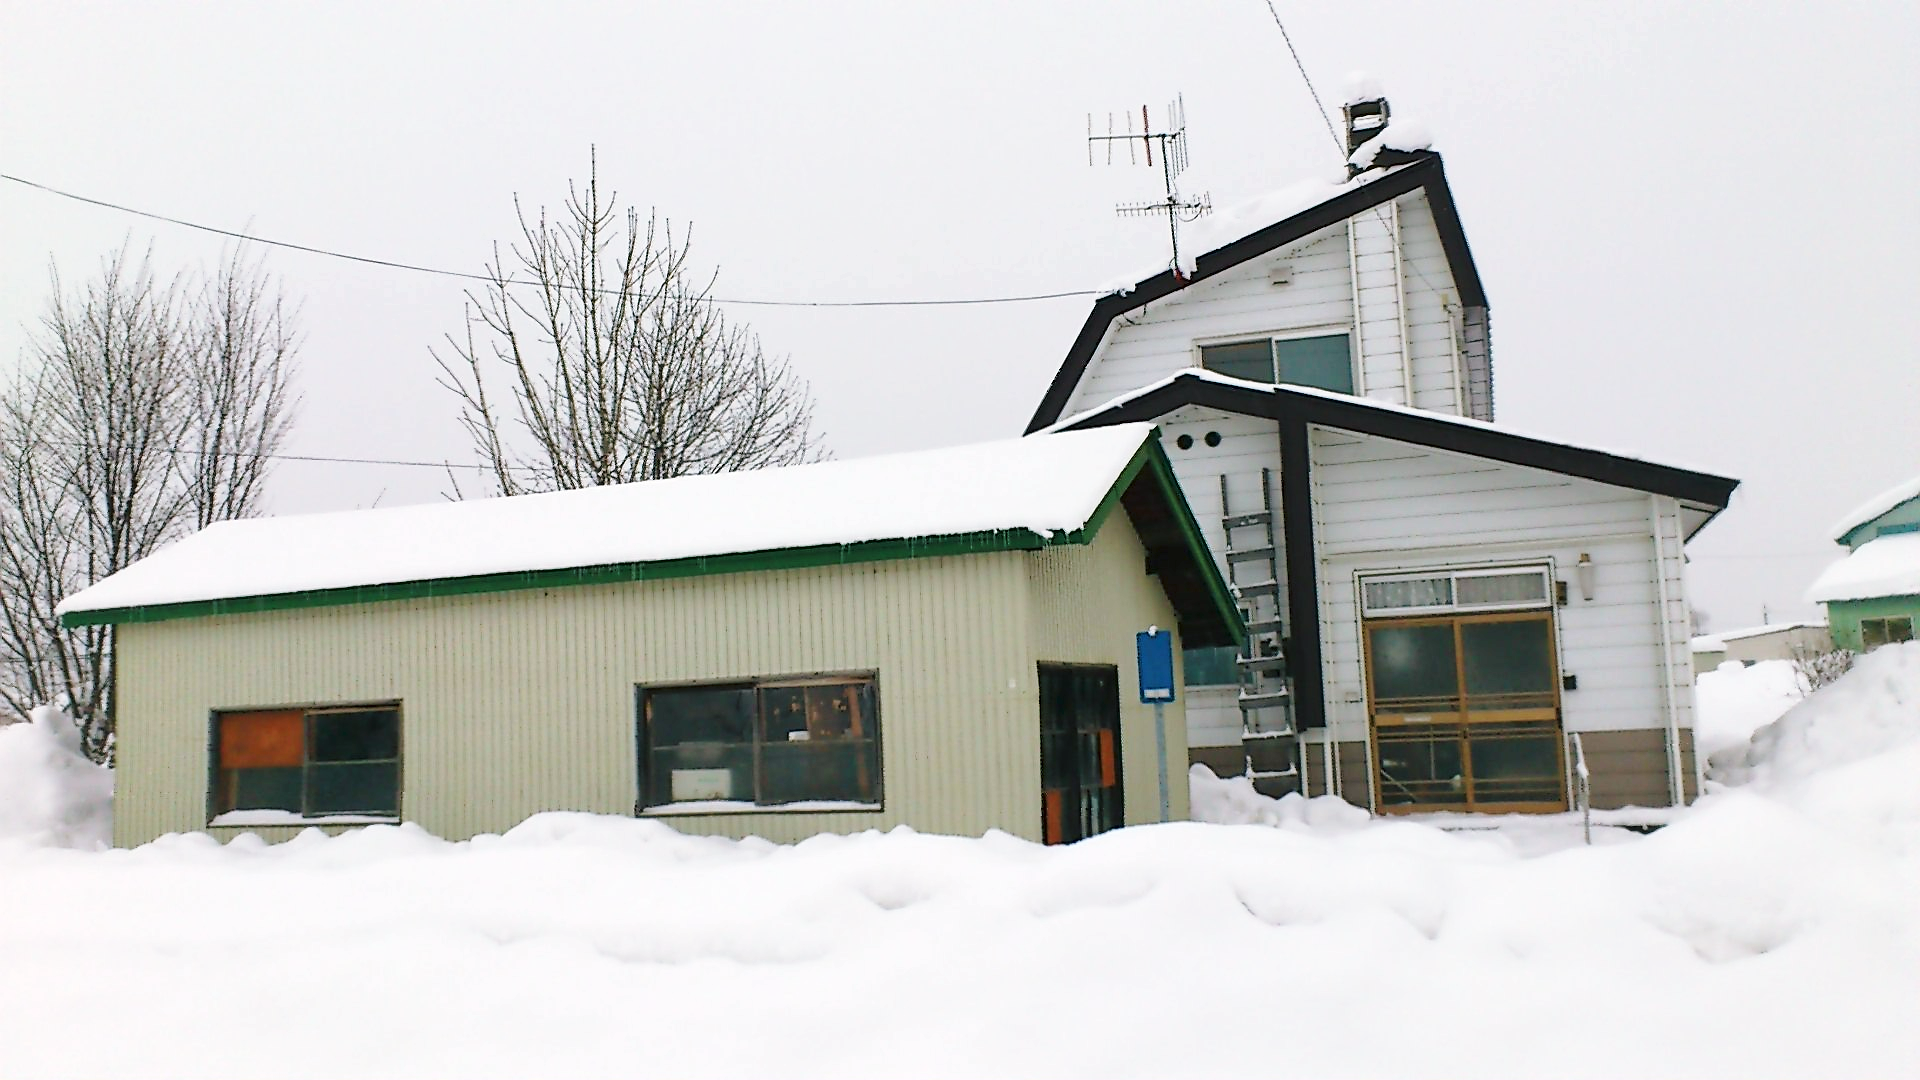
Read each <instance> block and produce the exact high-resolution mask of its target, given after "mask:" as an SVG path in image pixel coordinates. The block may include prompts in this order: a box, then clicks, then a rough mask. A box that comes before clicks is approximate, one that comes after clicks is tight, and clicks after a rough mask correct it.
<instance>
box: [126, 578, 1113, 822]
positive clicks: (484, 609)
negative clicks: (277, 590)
mask: <svg viewBox="0 0 1920 1080" xmlns="http://www.w3.org/2000/svg"><path fill="white" fill-rule="evenodd" d="M1027 559H1028V556H1026V555H1024V554H1021V553H1012V552H1009V553H1004V554H988V555H974V556H964V557H954V558H939V559H913V560H903V561H897V562H878V563H863V564H856V565H852V566H845V567H824V568H817V569H807V570H794V571H770V572H762V573H748V574H731V575H723V576H714V577H700V578H683V579H678V580H672V581H663V582H651V583H644V584H638V585H612V586H589V587H575V588H562V589H552V590H540V591H526V592H512V593H495V594H487V595H480V596H471V597H459V598H450V599H440V600H420V601H405V602H394V603H381V604H363V605H356V606H351V607H339V608H321V609H312V610H306V611H286V612H272V613H261V614H253V615H235V616H226V617H220V618H209V619H185V620H178V621H172V622H160V623H149V624H140V625H129V626H126V627H123V628H122V630H121V637H120V664H121V667H120V680H121V682H120V686H121V691H122V698H121V710H122V711H121V723H120V743H119V765H120V770H119V776H120V784H119V790H120V795H119V798H118V800H117V805H116V813H115V819H116V821H115V841H116V843H119V844H122V845H126V844H133V843H139V842H142V841H145V840H148V839H151V838H152V837H154V836H157V835H159V834H162V833H165V832H169V831H179V830H188V829H197V828H201V827H202V826H203V824H204V822H205V821H206V797H207V796H206V793H207V784H208V775H207V769H208V764H207V750H206V746H207V731H208V713H209V711H210V710H213V709H228V708H245V707H253V706H270V705H288V704H302V703H323V702H324V703H344V702H359V701H378V700H392V699H398V700H400V701H401V702H402V703H403V707H404V710H405V713H404V719H403V736H402V737H403V742H404V751H403V753H404V758H403V764H402V768H403V773H404V779H403V785H402V788H403V793H402V815H403V816H404V817H405V818H406V819H407V820H410V821H415V822H418V823H419V824H421V825H423V826H425V827H426V828H427V829H429V830H431V831H433V832H435V833H437V834H439V835H442V836H448V837H464V836H470V835H473V834H475V833H480V832H498V831H500V830H503V829H506V828H510V827H512V826H513V825H514V824H515V823H517V822H519V821H520V820H522V819H523V818H525V817H527V816H528V815H529V814H533V813H536V812H539V811H542V810H559V809H570V810H586V811H593V812H598V813H610V814H627V813H631V812H632V809H633V805H634V801H635V795H636V773H637V769H636V763H635V742H634V740H635V731H634V687H635V685H636V684H642V683H673V682H686V681H694V680H706V679H721V678H740V677H748V676H775V675H790V674H801V673H810V672H838V671H877V672H878V673H879V699H880V714H881V739H882V754H883V777H884V781H883V782H884V784H885V793H884V797H885V809H884V810H883V811H882V812H878V813H872V812H860V813H831V814H804V815H796V814H778V813H774V814H754V815H750V816H739V815H734V816H715V817H700V818H687V817H678V818H674V819H673V824H674V826H675V827H676V828H679V829H682V830H685V831H690V832H705V833H720V834H729V835H745V834H749V833H752V834H757V835H761V836H766V837H768V838H769V839H774V840H789V839H795V838H798V837H800V836H805V835H810V834H812V833H815V832H821V831H853V830H860V829H866V828H887V827H891V826H892V825H895V824H899V823H903V822H911V823H912V824H913V825H914V827H916V828H920V829H926V830H932V831H940V832H955V833H979V832H981V831H983V830H985V829H987V828H1004V829H1010V830H1012V831H1015V832H1019V833H1021V834H1023V835H1031V834H1034V833H1035V832H1037V825H1038V823H1037V816H1038V812H1037V810H1035V809H1034V808H1033V807H1032V806H1030V805H1029V804H1030V803H1033V802H1035V801H1036V800H1037V798H1038V796H1037V792H1038V788H1039V779H1038V777H1039V770H1038V747H1037V742H1038V735H1037V723H1038V721H1037V709H1038V704H1037V703H1038V697H1037V694H1038V691H1037V689H1036V685H1035V676H1034V666H1033V660H1032V656H1031V653H1030V652H1029V650H1028V645H1027V638H1026V634H1025V633H1024V621H1023V618H1022V614H1021V613H1023V612H1024V611H1025V592H1026V588H1027V572H1026V561H1027ZM1135 576H1136V577H1137V576H1139V575H1138V571H1137V569H1136V571H1135ZM1029 819H1034V820H1032V821H1029ZM222 831H224V830H222ZM263 834H268V833H266V832H265V831H264V830H263ZM268 835H270V834H268Z"/></svg>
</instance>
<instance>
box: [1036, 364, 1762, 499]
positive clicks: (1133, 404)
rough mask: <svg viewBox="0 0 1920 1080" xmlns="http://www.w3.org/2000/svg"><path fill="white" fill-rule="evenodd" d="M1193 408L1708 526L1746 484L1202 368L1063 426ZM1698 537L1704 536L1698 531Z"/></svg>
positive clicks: (1078, 426)
mask: <svg viewBox="0 0 1920 1080" xmlns="http://www.w3.org/2000/svg"><path fill="white" fill-rule="evenodd" d="M1189 405H1194V406H1200V407H1202V408H1212V409H1219V410H1221V411H1223V412H1230V413H1238V414H1240V415H1243V416H1259V417H1265V418H1268V419H1273V420H1278V419H1281V418H1282V417H1283V416H1292V417H1298V418H1300V419H1303V420H1305V421H1306V422H1308V423H1311V424H1320V425H1322V426H1325V427H1333V428H1339V429H1340V430H1342V431H1352V432H1357V433H1360V434H1366V435H1376V436H1379V437H1381V438H1385V439H1396V440H1399V441H1401V442H1409V443H1414V444H1416V445H1420V446H1429V447H1433V448H1434V449H1438V450H1450V451H1453V452H1455V453H1461V454H1468V455H1471V456H1473V457H1480V458H1487V459H1489V460H1492V461H1504V462H1507V463H1509V464H1513V465H1525V466H1528V467H1531V468H1536V469H1546V470H1548V471H1550V472H1557V473H1562V474H1564V475H1567V476H1577V477H1580V478H1582V479H1586V480H1594V481H1598V482H1600V483H1603V484H1612V485H1615V486H1617V487H1624V488H1631V489H1633V490H1636V491H1646V492H1652V493H1654V494H1657V495H1668V496H1671V497H1673V498H1675V499H1678V500H1680V501H1682V502H1685V503H1690V504H1693V505H1694V506H1697V507H1699V508H1702V509H1704V510H1708V511H1710V513H1708V514H1707V517H1706V519H1703V520H1702V521H1701V522H1700V524H1701V525H1704V524H1706V521H1707V520H1710V519H1711V518H1712V516H1713V514H1717V513H1718V512H1719V511H1721V510H1723V509H1725V508H1726V505H1727V502H1728V500H1729V499H1731V498H1732V497H1733V490H1734V488H1736V487H1738V486H1739V484H1740V481H1738V480H1734V479H1730V478H1728V477H1724V476H1715V475H1713V474H1711V473H1703V472H1695V471H1693V470H1690V469H1681V468H1677V467H1675V466H1672V465H1661V464H1657V463H1655V462H1651V461H1646V460H1643V459H1641V458H1637V457H1631V456H1628V455H1624V454H1617V453H1613V452H1611V451H1606V450H1596V449H1592V448H1590V447H1582V446H1575V445H1572V444H1570V443H1564V442H1557V441H1552V440H1548V439H1542V438H1538V437H1536V436H1530V435H1521V434H1517V433H1515V432H1512V431H1509V430H1506V429H1504V428H1499V427H1495V426H1494V425H1492V424H1490V423H1487V422H1486V421H1484V420H1474V419H1471V418H1468V417H1463V416H1449V415H1446V414H1444V413H1436V412H1429V411H1427V410H1425V409H1410V408H1408V407H1406V406H1404V405H1395V404H1392V403H1389V402H1384V401H1374V400H1372V399H1370V398H1363V397H1354V396H1353V395H1351V394H1341V393H1336V392H1334V391H1331V390H1321V389H1318V388H1316V387H1309V386H1274V385H1270V384H1267V383H1256V382H1248V381H1246V380H1244V379H1235V378H1231V377H1229V376H1226V375H1220V374H1217V373H1215V372H1211V371H1205V370H1202V369H1200V368H1188V369H1186V370H1184V371H1180V372H1178V373H1176V374H1174V375H1170V376H1168V377H1166V378H1164V379H1161V380H1160V381H1158V382H1155V383H1152V384H1150V385H1147V386H1144V387H1141V388H1140V389H1138V390H1135V391H1132V392H1130V393H1127V394H1124V395H1122V396H1120V397H1118V398H1115V399H1114V400H1112V401H1110V402H1107V403H1106V404H1105V405H1101V406H1099V407H1097V408H1094V409H1090V410H1088V411H1086V412H1083V413H1080V414H1078V415H1076V416H1073V417H1071V418H1069V419H1067V420H1064V421H1062V422H1060V423H1059V424H1058V425H1056V428H1057V429H1059V430H1078V429H1082V428H1087V427H1092V426H1095V425H1097V424H1105V423H1123V422H1138V421H1142V420H1152V419H1157V418H1159V417H1162V416H1165V415H1167V414H1168V413H1171V412H1173V411H1174V410H1176V409H1179V408H1182V407H1184V406H1189ZM1694 531H1696V532H1697V531H1699V530H1698V526H1696V527H1695V529H1694Z"/></svg>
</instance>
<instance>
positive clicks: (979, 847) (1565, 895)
mask: <svg viewBox="0 0 1920 1080" xmlns="http://www.w3.org/2000/svg"><path fill="white" fill-rule="evenodd" d="M1916 702H1920V645H1911V646H1905V647H1902V648H1897V649H1892V648H1890V649H1882V650H1879V651H1878V652H1876V653H1874V654H1872V655H1870V656H1868V657H1866V658H1864V659H1863V660H1862V661H1861V664H1860V666H1859V667H1858V668H1857V669H1856V670H1855V671H1854V672H1853V673H1852V674H1850V675H1849V676H1847V677H1846V678H1845V679H1843V680H1842V681H1841V682H1839V683H1837V684H1836V685H1835V686H1833V687H1831V688H1829V689H1828V690H1826V691H1823V692H1822V693H1820V694H1818V695H1815V696H1814V697H1813V698H1812V699H1810V700H1809V701H1808V702H1806V703H1805V704H1803V705H1801V706H1798V707H1796V708H1794V709H1793V710H1791V711H1789V712H1788V713H1787V714H1786V715H1784V716H1782V717H1781V718H1780V719H1779V720H1778V721H1776V722H1775V723H1773V724H1771V725H1770V726H1768V727H1765V728H1763V729H1761V730H1760V731H1759V732H1758V733H1757V734H1756V736H1755V737H1754V739H1753V741H1752V742H1751V744H1749V746H1748V747H1747V748H1746V750H1745V751H1743V752H1742V754H1741V766H1740V767H1741V769H1742V770H1744V771H1743V772H1742V773H1741V778H1742V779H1743V780H1744V783H1742V784H1741V785H1739V786H1735V787H1730V788H1728V789H1726V790H1724V791H1722V792H1720V793H1718V794H1714V795H1711V796H1709V797H1707V798H1706V799H1704V800H1702V801H1701V802H1700V803H1699V804H1697V805H1696V806H1695V807H1694V808H1692V809H1691V810H1689V811H1687V812H1685V813H1684V814H1681V815H1679V816H1678V820H1677V821H1676V823H1675V824H1673V825H1671V826H1669V827H1667V828H1665V829H1663V830H1661V831H1659V832H1657V833H1655V834H1653V835H1652V836H1647V837H1640V836H1637V835H1634V834H1629V833H1625V832H1619V831H1613V832H1612V834H1611V836H1610V838H1611V839H1612V841H1613V842H1610V843H1606V844H1604V845H1596V846H1594V847H1590V848H1589V847H1582V846H1577V840H1575V841H1572V843H1573V844H1574V845H1575V846H1568V845H1567V844H1565V843H1562V844H1558V845H1538V844H1526V843H1517V842H1515V839H1514V836H1515V834H1514V833H1512V832H1511V831H1510V830H1508V829H1505V828H1497V829H1491V830H1475V831H1470V832H1449V831H1444V830H1442V829H1439V828H1435V827H1432V826H1431V825H1428V824H1422V823H1418V822H1409V821H1392V820H1387V821H1380V820H1366V819H1363V818H1362V817H1361V816H1359V815H1358V814H1357V813H1356V812H1354V811H1352V810H1351V809H1350V808H1346V807H1342V806H1339V805H1338V804H1334V803H1329V802H1327V801H1326V800H1303V799H1298V798H1294V799H1289V800H1283V801H1280V802H1275V801H1274V800H1266V799H1262V798H1261V797H1260V796H1258V795H1256V794H1254V793H1253V792H1252V791H1251V790H1250V789H1248V788H1246V787H1245V786H1244V783H1243V782H1233V781H1226V782H1221V781H1211V780H1208V779H1206V778H1204V777H1202V778H1201V783H1200V785H1199V788H1198V790H1196V793H1195V805H1196V807H1198V808H1199V811H1200V812H1201V813H1204V814H1206V815H1208V816H1211V817H1214V818H1216V819H1219V820H1237V821H1244V822H1248V824H1241V825H1209V824H1199V823H1185V824H1173V825H1161V826H1150V827H1142V828H1133V829H1126V830H1122V831H1120V832H1118V833H1110V834H1108V835H1105V836H1101V837H1096V838H1094V839H1093V840H1089V841H1086V842H1084V843H1081V844H1077V845H1074V846H1072V847H1069V848H1044V847H1040V846H1037V845H1034V844H1029V843H1026V842H1024V841H1021V840H1016V839H1014V838H1011V837H1008V836H1005V835H999V834H992V835H988V836H986V837H981V838H958V837H942V836H927V835H919V834H916V833H913V832H911V831H908V830H905V829H901V830H896V831H894V832H892V833H887V834H879V833H867V834H864V835H859V836H851V837H839V836H821V837H816V838H814V839H812V840H808V841H806V842H804V843H801V844H797V845H792V846H784V847H783V846H778V845H774V844H770V843H765V842H761V841H744V842H736V841H730V840H722V839H715V838H704V837H691V836H684V835H681V834H679V833H676V832H674V831H673V830H672V829H670V828H669V827H667V826H666V825H664V824H662V823H660V822H654V821H641V820H631V819H625V818H612V817H594V816H589V815H582V814H569V813H551V814H543V815H540V816H537V817H535V818H532V819H530V820H529V821H527V822H526V823H524V824H523V825H521V826H520V827H518V828H515V829H513V830H511V831H510V832H508V833H507V834H505V835H503V836H486V837H479V838H476V839H474V840H471V841H467V842H462V843H450V842H447V841H443V840H439V839H436V838H434V837H432V836H429V835H428V834H426V833H425V832H423V831H421V830H419V829H418V828H415V827H412V826H406V825H402V826H380V827H372V828H367V829H363V830H360V831H357V832H353V833H349V834H347V835H343V836H340V837H336V838H327V837H324V836H322V835H321V834H319V833H318V832H312V831H310V832H308V833H305V834H303V835H302V836H301V837H299V838H297V839H295V840H293V841H291V842H289V843H286V844H283V845H278V846H268V845H266V844H263V843H261V842H259V841H258V840H254V839H251V838H242V839H239V840H236V841H234V842H233V843H231V844H228V845H226V846H224V847H223V846H221V845H220V844H218V843H217V842H215V841H214V840H212V839H210V838H208V837H206V836H203V835H190V836H172V837H167V838H164V839H162V840H160V841H157V842H155V843H153V844H149V845H146V846H145V847H142V848H139V849H136V850H133V851H114V852H106V853H98V852H81V851H73V850H65V849H58V848H53V847H46V846H29V845H25V844H21V843H11V844H0V880H4V881H5V882H6V884H7V890H6V891H5V893H4V894H0V896H3V897H4V898H3V899H0V1016H4V1017H6V1018H7V1023H8V1028H7V1030H8V1033H9V1034H8V1037H7V1038H6V1039H0V1075H10V1076H11V1075H32V1076H95V1077H97V1076H145V1075H184V1074H191V1075H196V1076H239V1075H262V1074H272V1075H275V1076H295V1077H297V1076H322V1075H324V1076H374V1075H378V1076H395V1075H406V1076H456V1075H457V1076H481V1077H487V1076H532V1075H539V1076H550V1075H595V1076H609V1075H621V1076H741V1075H781V1076H826V1075H832V1076H897V1075H901V1074H903V1073H910V1074H913V1075H932V1076H978V1075H1008V1074H1020V1075H1061V1076H1088V1077H1092V1076H1099V1077H1133V1076H1168V1075H1179V1076H1191V1075H1235V1076H1244V1075H1268V1074H1280V1075H1294V1074H1297V1075H1311V1076H1332V1077H1343V1076H1408V1075H1418V1076H1427V1077H1446V1076H1522V1075H1524V1076H1591V1077H1617V1076H1629V1075H1634V1076H1662V1077H1684V1076H1714V1077H1719V1076H1729V1075H1765V1076H1829V1075H1873V1076H1895V1075H1913V1063H1914V1061H1916V1060H1920V1026H1916V1025H1914V1024H1913V1023H1912V1022H1911V1021H1912V1017H1913V1016H1915V1015H1920V980H1917V979H1915V978H1914V974H1913V973H1914V972H1915V971H1916V970H1920V911H1917V910H1916V906H1915V905H1914V903H1913V897H1914V896H1915V895H1916V894H1920V827H1917V826H1920V796H1917V795H1916V794H1914V793H1915V792H1916V791H1920V785H1915V784H1914V783H1913V782H1912V776H1913V775H1914V771H1915V769H1916V768H1920V760H1916V754H1917V753H1920V715H1917V714H1916V709H1915V703H1916ZM0 736H6V737H8V738H11V736H7V735H6V733H4V732H0ZM1536 827H1544V826H1541V825H1538V824H1536ZM1575 831H1576V832H1577V830H1575Z"/></svg>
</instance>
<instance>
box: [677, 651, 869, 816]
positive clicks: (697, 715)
mask: <svg viewBox="0 0 1920 1080" xmlns="http://www.w3.org/2000/svg"><path fill="white" fill-rule="evenodd" d="M640 708H641V722H640V757H641V760H640V775H641V777H642V782H641V799H640V802H641V805H642V806H643V807H655V806H671V805H673V804H675V803H709V802H711V803H734V804H738V805H741V806H782V805H790V804H794V803H807V802H835V803H852V804H857V805H860V806H875V807H877V806H878V805H879V804H880V717H879V708H878V700H877V695H876V693H875V690H874V678H873V676H871V675H862V676H836V677H830V678H819V679H780V680H763V681H760V682H750V683H731V684H727V685H722V686H681V687H653V688H649V689H645V690H643V691H642V692H641V705H640ZM716 809H721V807H716Z"/></svg>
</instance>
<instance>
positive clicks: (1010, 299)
mask: <svg viewBox="0 0 1920 1080" xmlns="http://www.w3.org/2000/svg"><path fill="white" fill-rule="evenodd" d="M0 180H11V181H13V182H14V183H16V184H22V185H25V186H26V187H30V188H36V189H38V190H40V191H44V192H46V193H48V194H49V195H58V196H60V197H61V198H63V199H72V200H73V201H75V202H83V203H86V204H88V205H90V206H98V207H103V208H105V209H108V210H116V211H119V212H120V213H123V214H133V215H135V216H136V217H143V218H149V219H151V220H153V221H164V222H166V223H168V224H169V225H180V226H183V227H185V228H189V229H198V230H200V231H201V232H207V233H213V234H214V235H216V236H226V237H230V238H232V239H235V240H242V241H245V242H247V243H249V244H265V245H267V246H269V247H278V248H286V249H288V250H290V251H304V252H306V253H307V254H309V255H325V256H327V257H328V258H333V259H346V260H348V261H350V262H357V263H366V264H368V265H369V266H384V267H387V268H389V269H392V270H411V271H413V272H415V273H420V274H438V275H440V276H441V277H450V278H460V279H462V280H465V281H483V282H486V283H488V284H490V285H492V284H507V285H534V284H536V283H535V282H531V281H516V280H514V279H512V278H507V279H505V281H504V282H501V281H498V280H496V279H494V278H491V277H488V276H487V275H485V274H469V273H465V272H463V271H459V270H443V269H440V268H438V267H433V266H417V265H415V264H413V263H403V262H395V261H393V260H391V259H376V258H373V257H371V256H367V255H353V254H349V253H347V252H344V251H333V250H330V249H328V248H318V247H310V246H308V245H306V244H296V243H293V242H291V241H287V240H270V239H267V238H266V237H263V236H250V235H248V234H246V233H238V232H233V231H232V230H230V229H221V228H216V227H215V226H212V225H202V224H199V223H198V222H193V221H185V220H183V219H181V218H177V217H169V216H167V215H166V214H157V213H154V212H153V211H150V210H139V209H135V208H134V207H131V206H122V205H120V204H119V203H112V202H108V201H106V200H105V199H94V198H89V197H88V196H85V195H77V194H75V193H73V192H71V191H62V190H60V189H59V188H56V187H49V186H48V185H46V184H42V183H38V182H36V181H33V180H28V179H26V178H24V177H19V176H10V175H8V174H6V173H0ZM592 291H594V292H599V293H606V294H608V295H612V296H619V295H622V290H620V289H594V290H592ZM1100 294H1101V290H1099V289H1067V290H1063V291H1061V292H1049V293H1025V294H1021V295H1017V296H973V297H962V298H957V299H935V300H748V299H741V298H739V297H724V296H709V297H707V298H706V299H707V300H709V301H711V302H712V303H716V304H741V305H745V306H752V307H797V308H808V307H812V308H879V307H959V306H963V305H970V304H1018V303H1025V302H1028V301H1032V300H1062V299H1065V298H1067V297H1071V296H1099V295H1100ZM635 298H636V299H641V297H637V296H636V297H635ZM646 299H652V298H651V297H649V298H646Z"/></svg>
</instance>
